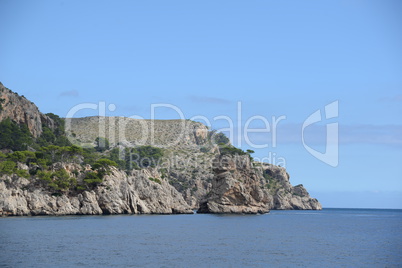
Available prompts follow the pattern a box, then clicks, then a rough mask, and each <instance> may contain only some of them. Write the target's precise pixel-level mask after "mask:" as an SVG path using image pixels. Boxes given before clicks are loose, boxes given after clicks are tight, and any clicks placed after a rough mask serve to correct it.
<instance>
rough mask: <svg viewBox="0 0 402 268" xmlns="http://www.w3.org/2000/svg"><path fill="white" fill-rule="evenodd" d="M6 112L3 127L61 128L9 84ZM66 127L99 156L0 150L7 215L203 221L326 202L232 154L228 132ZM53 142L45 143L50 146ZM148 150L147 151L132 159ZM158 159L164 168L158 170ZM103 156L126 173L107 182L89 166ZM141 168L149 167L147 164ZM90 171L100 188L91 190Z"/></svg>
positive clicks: (65, 148) (98, 123)
mask: <svg viewBox="0 0 402 268" xmlns="http://www.w3.org/2000/svg"><path fill="white" fill-rule="evenodd" d="M0 105H1V106H0V121H1V120H3V119H5V118H7V117H9V118H11V119H12V120H14V121H15V122H17V123H19V124H25V125H26V126H28V128H29V130H30V131H31V133H32V135H33V136H34V137H38V136H40V134H41V133H42V126H43V125H45V126H48V127H50V129H52V128H53V127H54V125H55V122H54V121H53V120H52V119H51V118H49V117H48V116H46V115H43V114H42V113H40V112H39V110H38V108H37V107H36V106H35V105H34V104H33V103H31V102H29V101H28V100H26V99H25V98H24V97H23V96H18V94H16V93H13V92H12V91H10V90H9V89H7V88H5V87H4V86H3V85H2V84H0ZM60 122H62V120H61V121H60ZM65 122H66V125H65V134H66V135H67V137H69V139H70V141H71V142H72V143H73V144H74V145H79V146H84V147H92V151H91V149H88V150H87V151H86V152H85V153H84V151H83V149H82V148H80V147H77V146H75V147H74V146H71V147H70V146H69V144H68V143H63V144H62V145H60V146H53V145H54V144H52V143H48V144H47V145H39V144H36V147H30V148H29V149H30V150H38V151H37V152H28V153H27V152H24V153H22V152H19V153H20V154H13V152H12V151H11V150H9V149H7V148H0V149H7V150H4V152H6V153H7V154H8V155H5V154H0V215H66V214H120V213H133V214H136V213H192V210H194V209H198V212H199V213H266V212H268V211H269V210H271V209H321V204H320V203H319V202H318V201H317V200H316V199H314V198H311V197H310V196H309V194H308V192H307V191H306V189H305V188H304V187H303V185H297V186H292V185H291V184H290V181H289V174H288V173H287V172H286V170H285V168H282V167H278V166H274V165H271V164H267V163H259V162H255V161H252V159H251V157H250V155H249V154H248V153H246V152H243V151H242V150H240V149H237V148H234V147H233V146H231V145H230V144H229V140H228V139H227V138H226V137H225V136H224V135H223V134H218V135H215V134H216V133H215V132H212V131H209V130H208V128H207V127H206V126H205V125H203V124H201V123H199V122H193V121H190V120H138V119H131V118H124V117H86V118H67V119H66V120H65ZM57 124H60V123H57ZM55 129H58V131H59V132H58V133H56V130H53V131H54V132H55V134H54V136H60V135H64V130H63V131H62V133H60V129H62V128H57V127H56V128H55ZM46 131H47V132H49V131H50V130H49V129H47V130H46ZM0 134H1V133H0ZM47 134H48V136H50V137H52V135H49V133H47ZM50 134H52V133H50ZM63 137H64V136H63ZM98 137H103V138H107V139H108V140H109V142H110V145H111V146H110V148H109V149H107V148H105V149H102V150H99V151H95V150H93V147H94V146H95V140H96V138H98ZM41 138H42V137H41ZM38 140H39V139H38ZM53 140H56V139H53ZM51 141H52V139H49V140H43V139H42V141H41V142H42V143H41V144H43V142H51ZM222 143H223V144H225V143H226V145H224V146H222ZM217 144H220V145H219V146H218V145H217ZM48 145H52V146H48ZM144 145H146V146H144ZM46 146H48V147H46ZM141 146H144V147H147V146H148V147H147V148H145V149H146V150H145V151H141V150H137V151H135V150H134V151H135V153H132V150H133V149H136V148H141ZM134 147H135V148H134ZM34 148H36V149H34ZM156 149H157V150H156ZM116 150H117V151H116ZM154 152H157V157H158V163H152V161H153V160H155V159H154V158H153V157H154V155H152V153H154ZM45 155H47V156H45ZM117 155H118V157H117ZM161 155H163V156H162V157H161ZM86 157H87V159H85V158H86ZM101 158H102V159H105V158H106V160H109V161H112V160H111V159H113V161H112V162H114V161H116V162H114V164H115V166H119V167H120V169H117V168H115V167H112V170H111V172H109V173H108V174H107V175H106V176H105V177H102V179H101V180H100V179H99V177H98V178H97V177H96V176H97V172H98V171H97V170H96V168H93V167H91V166H89V165H87V163H91V164H94V163H96V161H97V160H98V159H101ZM56 159H58V160H56ZM134 160H135V161H134ZM137 160H141V161H144V160H145V162H146V163H148V164H147V165H145V166H144V165H141V163H140V162H138V161H137ZM136 161H137V162H136ZM147 161H148V162H147ZM55 162H60V163H55ZM117 162H118V163H119V164H117ZM133 162H135V163H133ZM17 166H18V167H17ZM28 166H29V167H28ZM2 169H3V170H2ZM38 169H40V170H41V171H43V172H45V173H46V172H47V174H48V177H47V178H46V179H47V180H48V183H51V184H53V186H54V189H57V191H55V190H54V189H51V187H50V188H49V187H48V186H49V185H48V184H45V183H44V182H43V178H42V179H41V178H40V176H38V175H37V171H38ZM50 169H51V170H50ZM58 170H66V172H68V175H66V176H67V177H69V178H70V179H71V180H70V179H68V178H67V179H68V180H67V181H62V180H59V181H57V180H58V177H57V174H56V173H57V171H58ZM90 170H92V173H93V174H92V176H94V177H93V178H95V180H97V182H96V183H93V184H92V183H84V181H85V178H84V177H85V176H86V175H88V174H87V173H88V172H89V171H90ZM10 174H13V175H10ZM16 174H19V175H20V176H17V175H16ZM50 174H52V175H50ZM89 175H91V174H89ZM89 175H88V176H89ZM49 176H52V177H49ZM63 176H64V175H63ZM23 177H25V178H23ZM71 181H75V183H76V184H71ZM77 182H78V184H77ZM65 183H67V184H66V185H67V186H66V185H64V184H65ZM57 187H59V188H57ZM80 187H81V188H80ZM66 189H68V190H66Z"/></svg>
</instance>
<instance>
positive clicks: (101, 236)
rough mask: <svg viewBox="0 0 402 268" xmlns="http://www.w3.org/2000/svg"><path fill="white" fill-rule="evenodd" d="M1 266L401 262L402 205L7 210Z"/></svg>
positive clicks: (0, 230) (0, 227) (0, 225)
mask: <svg viewBox="0 0 402 268" xmlns="http://www.w3.org/2000/svg"><path fill="white" fill-rule="evenodd" d="M0 267H402V210H378V209H329V208H328V209H323V210H322V211H271V212H270V213H268V214H264V215H210V214H194V215H115V216H53V217H48V216H36V217H6V218H0Z"/></svg>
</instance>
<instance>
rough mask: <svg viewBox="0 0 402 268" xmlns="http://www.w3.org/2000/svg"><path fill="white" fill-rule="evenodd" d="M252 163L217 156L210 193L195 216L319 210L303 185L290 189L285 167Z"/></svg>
mask: <svg viewBox="0 0 402 268" xmlns="http://www.w3.org/2000/svg"><path fill="white" fill-rule="evenodd" d="M254 165H256V167H254V166H253V163H252V162H251V161H250V158H249V156H238V155H236V156H228V155H224V156H218V157H217V158H216V159H215V160H214V168H213V172H214V178H213V181H212V187H211V188H212V189H211V192H210V193H209V194H208V195H207V196H206V198H205V200H203V201H202V202H201V204H200V208H199V210H198V211H197V212H198V213H253V214H255V213H267V212H269V210H270V209H321V204H320V203H319V202H318V201H317V199H314V198H311V197H310V196H309V194H308V192H307V190H306V189H305V188H304V187H303V185H297V186H295V187H293V186H292V185H291V184H290V182H289V174H288V173H287V172H286V169H285V168H282V167H278V166H274V165H270V164H265V163H254Z"/></svg>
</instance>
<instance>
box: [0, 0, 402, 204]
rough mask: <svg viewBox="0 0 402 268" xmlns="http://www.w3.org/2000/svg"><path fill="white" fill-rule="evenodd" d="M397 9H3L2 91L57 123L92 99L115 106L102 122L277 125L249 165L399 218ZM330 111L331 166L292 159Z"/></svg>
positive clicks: (401, 26) (288, 5)
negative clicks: (335, 149) (201, 120)
mask: <svg viewBox="0 0 402 268" xmlns="http://www.w3.org/2000/svg"><path fill="white" fill-rule="evenodd" d="M401 11H402V2H401V1H398V0H395V1H392V0H385V1H370V0H367V1H360V0H354V1H350V0H344V1H342V0H338V1H201V2H200V1H197V2H196V1H6V0H3V1H1V2H0V36H1V37H2V41H1V43H0V73H1V77H0V81H1V82H2V83H3V84H4V85H5V86H6V87H8V88H10V89H12V90H14V91H16V92H18V93H19V94H21V95H25V96H26V97H27V98H28V99H30V100H32V101H33V102H35V104H37V105H38V107H39V108H40V110H41V111H42V112H45V113H47V112H53V113H56V114H58V115H60V116H66V115H67V113H68V111H69V110H70V109H71V108H72V107H74V106H75V105H77V104H80V103H85V102H91V103H98V102H99V101H104V102H106V103H107V104H115V105H116V110H115V111H113V112H109V113H108V114H109V115H121V116H133V115H138V116H141V117H144V118H149V117H150V106H151V104H154V103H169V104H172V105H175V106H177V107H178V108H180V110H181V111H182V112H183V113H184V115H185V117H186V118H191V117H193V116H196V115H202V116H205V117H207V118H208V119H209V120H210V121H211V122H212V126H213V127H214V128H216V129H220V128H224V127H227V125H225V121H224V120H213V118H214V117H216V116H220V115H226V116H229V117H230V118H232V119H233V120H234V121H236V120H237V103H238V102H241V105H242V120H241V124H240V125H241V126H240V127H244V124H245V122H246V120H247V119H248V118H250V117H252V116H255V115H259V116H262V117H264V118H267V119H268V121H269V122H270V123H272V120H271V118H272V116H275V117H276V118H278V117H280V116H286V119H285V120H282V121H281V122H280V123H279V125H278V142H277V144H276V147H273V146H272V135H270V134H267V133H265V134H264V133H259V134H255V135H252V137H253V140H254V141H255V143H260V144H261V143H266V142H267V143H269V144H270V146H269V147H268V148H264V149H256V150H255V151H256V153H255V154H254V156H255V157H259V158H263V157H267V156H268V155H269V153H270V152H271V155H272V154H273V153H275V155H276V158H277V160H278V159H279V158H280V157H282V158H283V159H285V160H286V167H287V169H288V171H289V173H290V175H291V182H292V183H293V184H298V183H303V184H304V185H305V186H306V188H307V189H308V190H309V191H310V193H311V194H312V195H313V196H315V197H317V198H318V199H319V200H320V201H321V202H322V203H323V205H324V207H372V208H402V119H401V115H402V35H401V32H402V17H401V16H400V14H401ZM334 101H338V102H339V109H338V111H339V116H338V117H337V118H333V119H330V120H329V121H328V122H329V123H338V124H339V165H338V166H336V167H331V166H329V165H327V164H325V163H323V162H322V161H320V160H318V159H316V158H315V157H313V156H312V155H311V154H310V153H309V152H308V151H307V150H306V149H305V148H304V147H303V144H302V141H301V128H302V124H303V122H304V121H305V120H306V119H307V118H308V117H309V116H310V115H311V114H312V113H314V112H315V111H317V110H319V109H321V111H324V110H323V109H324V107H325V106H326V105H327V104H329V103H331V102H334ZM87 115H94V111H83V112H81V113H79V114H77V116H87ZM156 116H157V118H160V119H165V118H177V117H178V115H177V113H175V112H173V110H169V109H159V110H157V111H156ZM328 122H327V121H323V122H319V123H317V124H315V125H314V126H311V127H310V128H309V129H308V130H306V133H305V135H306V142H307V144H308V145H309V146H310V147H312V148H315V149H317V150H321V151H323V150H325V148H324V145H325V135H326V132H325V124H326V123H328ZM252 125H253V126H254V127H261V121H260V122H258V121H254V122H253V124H252ZM235 127H237V128H238V127H239V126H237V125H236V126H235ZM235 138H236V137H235ZM243 138H244V137H243ZM242 148H243V149H248V148H249V146H247V145H245V144H242Z"/></svg>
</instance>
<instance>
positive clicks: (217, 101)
mask: <svg viewBox="0 0 402 268" xmlns="http://www.w3.org/2000/svg"><path fill="white" fill-rule="evenodd" d="M188 99H190V100H191V101H193V102H202V103H214V104H228V103H230V101H229V100H226V99H221V98H214V97H205V96H194V95H191V96H189V97H188Z"/></svg>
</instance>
